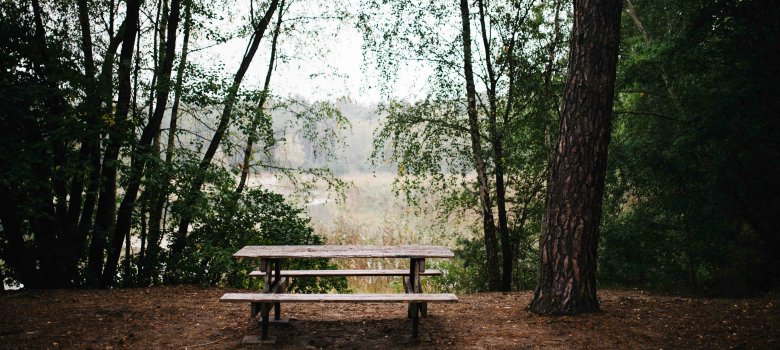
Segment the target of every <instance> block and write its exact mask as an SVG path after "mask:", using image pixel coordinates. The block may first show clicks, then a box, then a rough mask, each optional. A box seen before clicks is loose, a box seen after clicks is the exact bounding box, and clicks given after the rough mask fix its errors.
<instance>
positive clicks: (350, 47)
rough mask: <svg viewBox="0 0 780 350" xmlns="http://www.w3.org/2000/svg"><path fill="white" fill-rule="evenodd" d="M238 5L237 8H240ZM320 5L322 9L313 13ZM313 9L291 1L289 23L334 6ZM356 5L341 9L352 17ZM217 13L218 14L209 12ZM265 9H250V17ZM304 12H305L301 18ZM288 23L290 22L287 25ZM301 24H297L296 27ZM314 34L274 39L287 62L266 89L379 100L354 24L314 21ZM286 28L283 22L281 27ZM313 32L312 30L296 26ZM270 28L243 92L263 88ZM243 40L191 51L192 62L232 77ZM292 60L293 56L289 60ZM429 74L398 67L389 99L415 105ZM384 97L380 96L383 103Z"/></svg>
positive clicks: (230, 23) (233, 22) (234, 22)
mask: <svg viewBox="0 0 780 350" xmlns="http://www.w3.org/2000/svg"><path fill="white" fill-rule="evenodd" d="M238 2H239V3H242V4H243V5H245V6H246V8H245V9H241V10H235V9H231V10H230V11H232V12H233V13H234V15H236V16H240V15H241V14H243V15H245V14H248V13H249V7H248V2H243V1H238ZM239 6H240V5H239ZM316 6H320V7H323V8H322V9H312V7H316ZM324 6H325V5H322V4H320V5H315V4H312V2H309V1H303V0H298V1H294V2H293V3H292V5H291V7H290V13H289V14H288V15H286V16H285V17H286V18H288V19H292V18H296V17H299V16H302V15H307V16H311V15H312V13H318V12H322V13H327V11H333V7H330V6H327V7H324ZM356 6H357V3H356V1H354V0H350V1H348V3H347V5H346V6H344V7H342V8H343V9H345V10H347V11H348V12H353V11H352V10H354V9H355V8H356ZM214 10H215V11H220V10H219V9H214ZM264 10H265V9H260V10H258V9H255V12H256V13H257V12H259V11H264ZM304 12H307V13H304ZM241 21H246V19H243V18H241V17H236V18H232V19H226V20H225V21H224V22H220V23H219V24H218V25H219V27H220V28H237V26H238V23H241ZM289 23H292V22H289ZM298 23H300V22H298ZM318 23H319V24H317V26H318V27H319V28H317V29H316V30H313V31H314V32H315V35H311V33H309V34H306V33H299V34H298V35H296V36H294V37H291V36H289V35H288V36H285V35H284V34H282V35H281V36H280V38H279V47H278V49H277V50H278V51H277V52H278V54H281V55H285V56H287V57H291V58H290V59H289V60H288V61H287V62H277V63H278V64H277V65H276V67H277V69H276V71H275V72H274V74H273V75H272V78H271V90H272V91H273V93H274V94H276V95H284V96H302V97H305V98H307V99H310V100H322V99H336V98H339V97H344V96H347V97H350V98H351V99H352V100H353V101H354V102H358V103H376V102H378V101H380V99H383V96H381V94H380V89H379V77H378V75H377V73H376V71H375V70H374V67H373V65H372V64H370V63H369V64H368V65H366V64H364V57H363V50H362V48H361V45H362V44H363V37H362V34H361V33H360V32H359V31H358V30H357V29H356V28H355V26H354V19H348V20H346V21H339V20H335V19H329V20H322V19H321V20H318ZM285 24H288V22H285ZM296 26H297V27H296V28H301V27H303V28H304V29H305V30H306V29H308V30H312V25H304V24H300V25H299V24H296ZM272 31H273V28H272V26H269V28H268V30H267V31H266V34H265V36H264V38H263V42H261V46H260V48H259V49H258V52H257V54H256V55H255V58H254V60H253V61H252V64H251V66H250V69H249V71H248V72H247V75H246V77H245V78H244V81H243V84H242V87H247V86H257V87H259V86H262V82H263V80H264V78H265V73H266V69H267V64H268V57H269V53H270V42H271V35H270V34H271V33H272ZM247 42H248V38H247V37H244V38H238V39H233V40H230V41H228V42H226V43H224V44H221V45H217V46H213V47H210V48H208V49H204V50H199V51H196V52H193V54H192V55H191V59H192V61H194V62H197V63H198V64H200V65H203V66H207V67H208V66H212V67H215V66H216V65H217V64H222V65H223V66H224V71H225V72H226V73H227V74H228V75H229V76H231V77H232V75H233V73H234V72H235V71H236V69H237V68H238V65H239V63H240V61H241V56H242V54H243V53H244V49H245V47H246V44H247ZM206 44H207V42H197V41H196V42H195V43H194V45H193V44H191V47H193V46H194V47H202V46H205V45H206ZM293 56H294V57H293ZM431 72H432V69H431V68H430V67H427V66H425V65H423V64H420V63H416V62H410V63H402V64H400V65H399V67H398V76H397V81H396V83H395V84H394V85H392V97H394V98H397V99H407V100H415V99H419V98H421V97H423V96H424V92H425V90H426V89H425V84H426V79H427V77H428V76H429V75H430V73H431ZM387 97H388V96H384V99H386V98H387Z"/></svg>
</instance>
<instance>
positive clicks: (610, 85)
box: [530, 0, 620, 315]
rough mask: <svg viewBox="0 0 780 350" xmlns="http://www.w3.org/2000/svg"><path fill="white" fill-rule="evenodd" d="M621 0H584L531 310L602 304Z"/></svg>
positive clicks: (577, 12) (577, 5) (577, 8)
mask: <svg viewBox="0 0 780 350" xmlns="http://www.w3.org/2000/svg"><path fill="white" fill-rule="evenodd" d="M619 33H620V0H596V1H592V0H591V1H587V0H576V1H575V2H574V28H573V31H572V38H571V51H570V53H569V70H568V75H569V76H568V80H567V83H566V91H565V93H564V110H563V116H562V118H561V125H560V129H559V138H558V146H557V148H556V153H555V158H554V161H553V164H552V169H551V176H550V181H551V182H550V187H549V190H548V204H547V210H546V213H545V217H544V223H543V226H542V235H541V240H540V255H541V257H540V274H539V285H538V287H537V288H536V292H535V294H534V300H533V301H532V302H531V306H530V308H531V311H533V312H536V313H540V314H548V315H571V314H578V313H583V312H592V311H596V310H598V309H599V303H598V299H597V298H596V248H597V244H598V232H599V221H600V220H601V202H602V196H603V192H604V178H605V174H606V166H607V146H608V145H609V139H610V119H611V116H612V103H613V95H614V87H615V68H616V65H617V54H618V45H619Z"/></svg>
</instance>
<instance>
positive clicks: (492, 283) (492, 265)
mask: <svg viewBox="0 0 780 350" xmlns="http://www.w3.org/2000/svg"><path fill="white" fill-rule="evenodd" d="M460 15H461V20H462V21H463V33H462V34H463V63H464V72H465V75H466V97H467V103H468V107H467V109H468V115H469V134H470V136H471V153H472V154H473V157H474V168H475V169H476V171H477V182H478V183H479V202H480V205H482V229H483V231H484V240H485V254H486V255H487V268H488V271H487V273H488V289H489V290H492V291H495V290H499V289H500V288H501V269H500V267H499V266H500V265H499V258H498V242H497V241H496V227H495V223H494V220H493V204H492V203H491V201H490V187H488V186H489V184H488V179H487V171H486V170H485V169H486V167H485V160H484V159H483V158H482V145H481V140H480V134H479V120H478V115H477V93H476V88H475V86H474V72H473V68H472V63H471V19H470V18H469V16H470V15H469V3H468V0H461V1H460Z"/></svg>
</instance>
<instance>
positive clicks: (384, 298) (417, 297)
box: [219, 293, 458, 303]
mask: <svg viewBox="0 0 780 350" xmlns="http://www.w3.org/2000/svg"><path fill="white" fill-rule="evenodd" d="M219 301H221V302H266V303H273V302H284V303H399V302H401V303H410V302H430V303H435V302H457V301H458V297H457V296H455V294H452V293H434V294H424V293H410V294H267V293H225V295H223V296H222V297H221V298H219Z"/></svg>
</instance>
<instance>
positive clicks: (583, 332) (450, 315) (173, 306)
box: [0, 286, 780, 350]
mask: <svg viewBox="0 0 780 350" xmlns="http://www.w3.org/2000/svg"><path fill="white" fill-rule="evenodd" d="M235 291H238V290H235V289H224V288H222V289H220V288H198V287H192V286H177V287H153V288H138V289H116V290H52V291H18V292H5V293H4V294H2V295H0V348H3V349H58V348H63V349H117V348H133V349H159V348H164V349H251V348H256V347H257V346H256V345H255V346H249V345H241V344H240V341H241V339H242V338H243V337H244V336H245V335H257V334H259V331H260V330H259V326H258V323H257V320H256V319H250V318H249V305H248V304H246V305H244V304H229V303H219V302H218V299H219V297H220V296H221V295H222V294H223V293H225V292H235ZM458 297H459V299H460V302H459V303H456V304H431V305H430V306H429V317H428V318H426V319H422V320H421V326H420V331H421V336H420V338H419V339H418V340H412V339H411V338H410V337H409V333H410V328H411V324H410V321H409V320H407V319H406V305H405V304H316V303H315V304H287V305H284V304H283V305H282V311H283V315H284V316H286V317H289V318H290V319H291V322H290V324H288V325H286V326H272V327H271V335H272V336H275V337H276V339H277V343H276V344H275V345H270V346H269V345H262V346H261V348H266V349H321V348H322V349H331V348H348V349H366V348H368V349H377V348H378V349H397V348H406V349H417V348H419V349H438V348H440V349H450V348H452V349H491V350H493V349H526V348H528V349H535V348H543V349H605V348H609V349H615V348H624V349H638V348H639V349H645V348H646V349H669V348H672V349H694V348H701V349H728V348H735V349H777V348H780V308H779V307H778V304H780V300H779V299H777V298H776V297H772V298H755V299H698V298H683V297H674V296H671V297H670V296H659V295H653V294H648V293H645V292H641V291H625V290H601V291H599V298H600V301H601V306H602V311H601V312H599V313H595V314H588V315H583V316H577V317H543V316H537V315H534V314H532V313H530V312H529V311H528V310H527V309H526V306H527V305H528V303H529V302H530V301H531V298H532V294H531V293H530V292H518V293H480V294H467V295H459V296H458Z"/></svg>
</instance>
